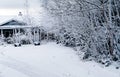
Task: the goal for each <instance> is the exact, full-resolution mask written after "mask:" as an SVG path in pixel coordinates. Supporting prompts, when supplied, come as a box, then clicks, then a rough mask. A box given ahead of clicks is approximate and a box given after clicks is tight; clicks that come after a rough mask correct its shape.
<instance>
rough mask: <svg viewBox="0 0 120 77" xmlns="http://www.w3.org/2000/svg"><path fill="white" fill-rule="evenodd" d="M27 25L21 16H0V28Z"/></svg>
mask: <svg viewBox="0 0 120 77" xmlns="http://www.w3.org/2000/svg"><path fill="white" fill-rule="evenodd" d="M8 25H10V26H12V25H27V24H26V23H25V22H23V19H22V17H19V16H0V26H8Z"/></svg>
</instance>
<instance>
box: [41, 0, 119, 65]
mask: <svg viewBox="0 0 120 77" xmlns="http://www.w3.org/2000/svg"><path fill="white" fill-rule="evenodd" d="M42 1H43V7H44V8H45V9H46V10H47V12H48V13H50V14H51V15H52V16H53V17H55V18H57V19H58V20H56V21H59V23H58V26H59V30H58V34H57V35H59V37H58V40H57V42H59V43H62V44H64V45H66V46H70V47H73V48H75V50H77V52H78V55H80V56H81V54H83V55H84V56H83V57H82V58H83V59H92V60H93V59H94V60H95V61H97V62H100V63H103V64H105V63H106V62H108V61H109V62H110V61H119V60H120V48H119V47H120V6H119V5H120V1H119V0H42ZM56 21H55V22H56Z"/></svg>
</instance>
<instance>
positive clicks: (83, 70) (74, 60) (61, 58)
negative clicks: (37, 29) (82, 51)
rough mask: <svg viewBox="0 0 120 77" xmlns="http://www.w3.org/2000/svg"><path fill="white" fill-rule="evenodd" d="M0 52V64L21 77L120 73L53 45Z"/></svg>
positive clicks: (107, 76) (94, 76)
mask: <svg viewBox="0 0 120 77" xmlns="http://www.w3.org/2000/svg"><path fill="white" fill-rule="evenodd" d="M0 52H1V55H0V64H2V65H4V66H6V67H9V68H12V69H15V70H16V71H18V72H21V73H23V74H25V75H26V76H25V77H120V73H119V72H120V70H116V69H115V68H113V67H109V68H104V67H101V66H100V65H98V64H97V63H95V62H83V61H80V59H79V58H78V56H77V55H76V54H75V51H73V50H72V49H70V48H67V47H64V46H61V45H57V44H55V43H48V44H45V45H41V46H32V45H28V46H22V47H17V48H15V47H13V46H6V47H1V46H0ZM0 71H1V70H0ZM8 72H9V71H8ZM3 77H18V76H3ZM19 77H22V76H19Z"/></svg>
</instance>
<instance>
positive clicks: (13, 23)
mask: <svg viewBox="0 0 120 77" xmlns="http://www.w3.org/2000/svg"><path fill="white" fill-rule="evenodd" d="M1 38H2V39H3V41H4V40H7V41H6V42H8V39H9V38H12V43H14V44H15V43H19V44H20V43H21V42H22V41H23V39H25V40H30V41H31V42H32V43H34V42H36V41H37V42H39V41H40V28H38V27H37V26H34V27H33V26H32V25H30V24H29V25H28V24H27V23H26V20H25V19H24V18H21V17H20V16H17V17H9V16H8V17H0V39H1ZM10 41H11V39H10Z"/></svg>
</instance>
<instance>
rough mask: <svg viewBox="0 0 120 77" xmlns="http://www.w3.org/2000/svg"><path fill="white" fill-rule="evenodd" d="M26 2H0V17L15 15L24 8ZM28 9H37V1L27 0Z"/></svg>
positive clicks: (19, 0) (1, 0)
mask: <svg viewBox="0 0 120 77" xmlns="http://www.w3.org/2000/svg"><path fill="white" fill-rule="evenodd" d="M25 1H26V0H0V15H15V14H16V13H18V11H20V10H21V9H24V8H25ZM28 2H29V4H30V8H37V7H39V0H28Z"/></svg>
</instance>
